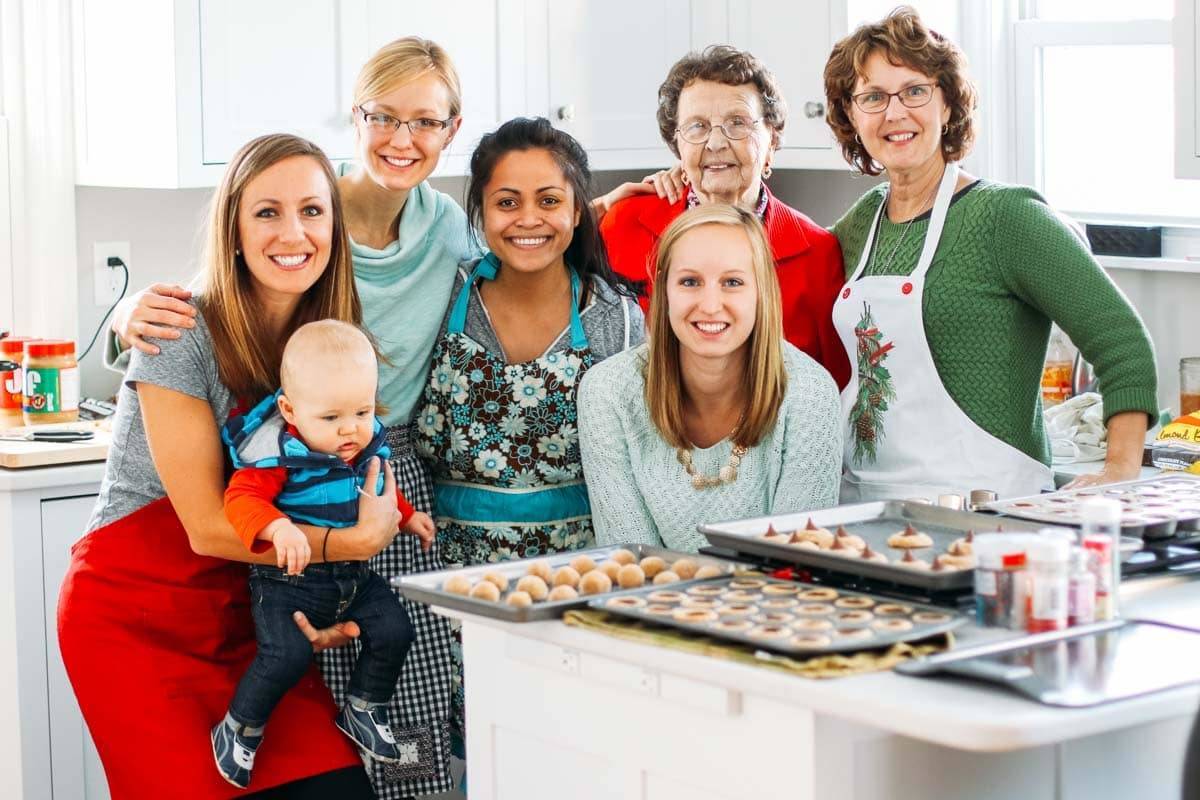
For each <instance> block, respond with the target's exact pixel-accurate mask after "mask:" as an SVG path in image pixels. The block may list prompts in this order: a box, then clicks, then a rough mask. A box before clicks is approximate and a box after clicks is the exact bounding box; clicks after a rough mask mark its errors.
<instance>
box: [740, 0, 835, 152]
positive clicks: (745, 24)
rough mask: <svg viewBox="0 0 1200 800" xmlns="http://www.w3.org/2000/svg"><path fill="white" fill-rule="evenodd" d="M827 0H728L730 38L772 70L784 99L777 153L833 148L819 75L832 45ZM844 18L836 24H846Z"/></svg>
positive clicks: (823, 91)
mask: <svg viewBox="0 0 1200 800" xmlns="http://www.w3.org/2000/svg"><path fill="white" fill-rule="evenodd" d="M830 7H831V3H830V2H816V3H804V4H801V5H798V4H796V3H795V2H790V0H730V3H729V39H730V43H731V44H733V45H734V46H735V47H738V48H741V49H743V50H748V51H749V52H751V53H753V54H754V55H755V56H757V57H758V58H759V60H761V61H762V62H763V63H764V64H766V65H767V68H768V69H770V70H771V71H772V72H774V73H775V77H776V78H778V79H779V83H780V84H781V86H782V90H783V96H784V98H785V99H786V100H787V103H788V118H787V125H786V126H785V127H784V131H783V148H784V152H783V154H781V155H785V154H787V152H788V151H789V150H824V151H828V150H832V148H833V144H834V141H833V136H832V135H831V134H830V132H829V126H828V125H826V124H825V86H824V81H823V78H822V74H823V73H824V71H825V60H826V59H827V58H828V57H829V50H830V48H831V47H832V46H833V37H834V35H835V27H834V25H833V17H832V15H831V11H830ZM844 27H845V25H844V22H842V23H840V24H839V25H838V26H837V28H838V29H840V28H844Z"/></svg>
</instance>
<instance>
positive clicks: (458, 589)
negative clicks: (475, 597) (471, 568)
mask: <svg viewBox="0 0 1200 800" xmlns="http://www.w3.org/2000/svg"><path fill="white" fill-rule="evenodd" d="M442 591H444V592H450V593H451V594H461V595H467V594H470V593H471V579H470V578H468V577H467V576H466V575H451V576H450V578H449V579H447V581H446V582H445V583H443V584H442Z"/></svg>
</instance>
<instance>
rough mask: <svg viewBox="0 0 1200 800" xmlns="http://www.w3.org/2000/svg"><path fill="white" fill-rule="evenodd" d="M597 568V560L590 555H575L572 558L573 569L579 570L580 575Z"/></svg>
mask: <svg viewBox="0 0 1200 800" xmlns="http://www.w3.org/2000/svg"><path fill="white" fill-rule="evenodd" d="M595 568H596V562H595V561H592V559H591V558H590V557H589V556H575V557H574V558H572V559H571V569H573V570H575V571H576V572H578V573H579V574H580V575H587V574H588V573H589V572H591V571H592V570H594V569H595Z"/></svg>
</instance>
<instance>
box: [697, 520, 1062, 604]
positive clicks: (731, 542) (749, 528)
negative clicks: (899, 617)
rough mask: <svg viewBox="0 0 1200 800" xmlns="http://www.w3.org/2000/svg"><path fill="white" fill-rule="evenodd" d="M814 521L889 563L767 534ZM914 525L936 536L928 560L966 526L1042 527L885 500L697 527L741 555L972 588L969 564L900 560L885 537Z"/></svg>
mask: <svg viewBox="0 0 1200 800" xmlns="http://www.w3.org/2000/svg"><path fill="white" fill-rule="evenodd" d="M810 519H811V520H812V522H813V524H814V525H817V526H819V527H821V528H825V529H827V530H829V531H834V530H836V529H837V528H838V526H842V527H844V528H846V530H847V531H849V532H850V533H851V534H853V535H855V536H858V537H861V538H862V539H863V540H864V541H865V542H866V543H867V544H868V545H870V546H871V549H872V550H874V551H876V552H878V553H882V554H883V555H885V556H887V558H888V562H889V563H886V564H884V563H880V562H877V561H868V560H866V559H862V558H854V557H850V556H845V555H838V554H837V553H836V552H832V551H829V550H806V549H801V548H797V547H795V546H793V545H790V544H786V543H782V542H773V541H768V540H766V539H764V538H763V535H764V534H765V533H766V531H767V528H768V526H770V527H773V528H774V529H775V530H776V531H778V532H781V533H784V532H792V531H796V530H799V529H803V528H804V527H805V525H806V524H807V523H808V521H809V520H810ZM910 524H911V525H912V526H913V527H915V528H916V529H917V530H919V531H921V532H922V533H926V534H928V535H929V537H930V538H931V539H932V540H933V546H932V547H928V548H923V549H920V550H916V551H915V552H914V555H915V556H917V557H918V558H921V559H923V560H925V561H931V560H932V558H933V556H934V555H935V554H942V553H945V552H946V549H947V548H948V547H949V546H950V544H951V543H952V542H953V541H954V540H955V539H959V538H962V537H963V536H965V535H966V532H967V531H968V530H973V531H975V533H976V534H983V533H984V532H992V531H995V530H997V529H999V530H1003V531H1005V532H1022V533H1025V532H1034V531H1037V530H1038V529H1039V528H1041V527H1043V526H1042V525H1040V524H1037V523H1032V522H1026V521H1023V520H1018V519H1001V518H998V517H996V516H994V515H991V514H977V513H973V512H970V511H957V510H954V509H949V508H942V507H941V506H933V505H928V504H926V503H912V502H905V501H900V500H886V501H880V502H874V503H858V504H855V505H846V506H838V507H837V508H829V509H824V510H821V511H812V512H808V511H806V512H802V513H797V514H780V515H776V516H770V517H757V518H754V519H747V520H739V521H736V522H722V523H717V524H713V525H701V526H699V531H700V533H702V534H704V536H705V537H707V538H708V541H709V542H711V543H712V544H713V545H716V546H718V547H723V548H727V549H730V550H734V551H736V552H739V553H747V554H752V555H756V556H764V557H766V558H769V559H772V560H774V561H781V562H785V563H789V564H799V565H802V566H806V567H818V568H820V569H826V570H830V571H834V572H841V573H844V574H848V575H858V576H861V577H864V578H875V579H879V580H886V581H890V582H892V583H896V584H900V585H903V586H912V587H916V588H919V589H925V590H928V591H944V590H947V589H969V588H971V587H972V586H973V582H974V570H973V569H971V568H969V567H968V568H965V569H957V570H946V571H938V572H933V571H930V570H918V569H914V568H912V567H904V566H900V565H899V564H898V563H897V562H898V561H899V560H900V558H901V556H902V555H903V553H902V552H901V551H900V550H898V549H894V548H890V547H888V545H887V540H888V537H889V536H891V535H892V534H894V533H896V532H898V531H900V530H902V529H903V528H904V527H905V526H907V525H910Z"/></svg>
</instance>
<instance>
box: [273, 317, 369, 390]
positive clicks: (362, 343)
mask: <svg viewBox="0 0 1200 800" xmlns="http://www.w3.org/2000/svg"><path fill="white" fill-rule="evenodd" d="M330 361H334V362H336V363H337V364H339V365H342V366H347V365H353V366H355V367H359V368H361V369H366V370H371V371H376V370H378V368H379V366H378V362H377V361H376V359H375V347H374V346H373V345H372V344H371V340H370V339H369V338H367V335H366V334H365V333H363V331H362V329H360V328H358V327H357V326H355V325H351V324H350V323H348V322H342V321H341V320H336V319H323V320H318V321H317V322H310V323H308V324H307V325H301V326H300V327H299V328H297V329H296V332H295V333H293V334H292V336H291V338H289V339H288V342H287V345H286V346H285V347H284V348H283V362H282V363H281V364H280V366H279V382H280V385H281V387H282V388H283V393H284V394H285V395H287V394H291V393H292V392H293V391H294V390H295V388H296V387H297V386H300V385H302V384H303V383H304V377H305V376H306V374H309V373H310V371H311V370H312V369H313V368H314V367H318V366H320V367H324V366H326V365H327V364H329V363H330Z"/></svg>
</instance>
